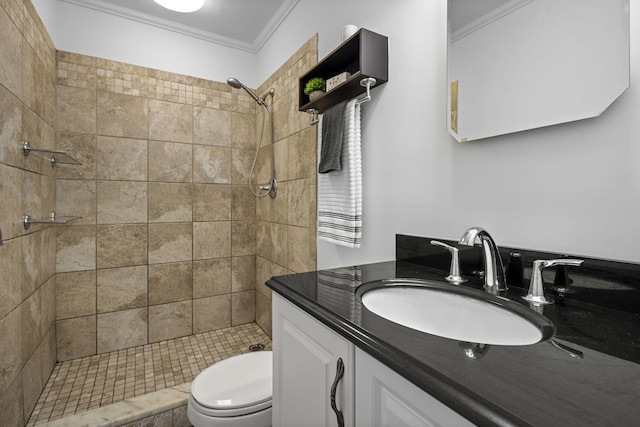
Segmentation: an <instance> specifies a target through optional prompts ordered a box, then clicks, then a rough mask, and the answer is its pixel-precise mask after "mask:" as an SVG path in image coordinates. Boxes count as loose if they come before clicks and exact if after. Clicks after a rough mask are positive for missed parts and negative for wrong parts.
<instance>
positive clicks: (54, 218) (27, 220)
mask: <svg viewBox="0 0 640 427" xmlns="http://www.w3.org/2000/svg"><path fill="white" fill-rule="evenodd" d="M80 218H82V217H81V216H58V215H56V213H55V212H51V215H49V218H37V219H33V218H31V215H25V216H23V217H22V225H23V226H24V229H25V230H28V229H29V227H31V224H67V223H69V222H71V221H75V220H76V219H80Z"/></svg>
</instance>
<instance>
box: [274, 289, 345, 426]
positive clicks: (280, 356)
mask: <svg viewBox="0 0 640 427" xmlns="http://www.w3.org/2000/svg"><path fill="white" fill-rule="evenodd" d="M272 300H273V425H274V427H316V426H317V427H325V426H332V427H333V426H338V421H337V420H338V418H337V415H336V413H335V412H334V410H333V409H332V407H331V406H332V405H331V389H332V386H333V385H334V382H335V380H336V370H337V366H338V363H339V362H338V360H341V361H342V363H343V364H344V375H343V377H342V379H341V380H340V381H339V382H337V387H336V398H335V403H336V406H337V409H338V410H339V411H342V415H343V419H344V426H347V427H352V426H353V425H354V424H353V417H354V396H353V390H354V381H355V380H354V375H355V374H354V346H353V344H351V343H350V342H349V341H347V340H346V339H344V338H342V337H341V336H340V335H338V334H337V333H335V332H333V331H332V330H331V329H329V328H327V327H326V326H324V325H323V324H321V323H320V322H319V321H317V320H316V319H314V318H313V317H311V316H310V315H308V314H307V313H304V312H303V311H302V310H300V309H299V308H297V307H295V306H294V305H293V304H291V303H290V302H288V301H286V300H285V299H283V298H282V297H280V296H278V295H277V294H276V293H273V294H272Z"/></svg>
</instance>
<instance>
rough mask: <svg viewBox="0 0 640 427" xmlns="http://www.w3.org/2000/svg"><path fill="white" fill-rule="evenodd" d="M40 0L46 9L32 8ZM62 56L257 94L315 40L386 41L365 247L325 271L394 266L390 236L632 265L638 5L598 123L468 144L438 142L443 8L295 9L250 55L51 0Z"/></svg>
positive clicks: (366, 135) (434, 0)
mask: <svg viewBox="0 0 640 427" xmlns="http://www.w3.org/2000/svg"><path fill="white" fill-rule="evenodd" d="M36 1H39V2H41V1H44V0H36ZM56 13H57V31H56V32H57V34H56V37H55V39H56V47H57V48H58V49H61V50H68V51H72V52H78V53H82V54H86V55H92V56H97V57H101V58H106V59H111V60H116V61H122V62H127V63H132V64H137V65H141V66H146V67H151V68H157V69H162V70H167V71H172V72H177V73H184V74H188V75H194V76H197V77H202V78H207V79H211V80H216V81H224V80H225V79H226V78H227V77H229V76H235V77H237V78H239V79H241V80H243V81H244V82H246V84H247V85H249V86H253V87H257V86H258V85H259V83H260V82H262V81H264V79H266V78H267V77H268V76H269V75H271V74H272V73H273V71H275V70H276V69H277V68H278V67H280V65H282V63H283V62H284V61H285V60H286V59H288V58H289V57H290V55H291V54H292V53H293V52H295V51H296V50H297V49H298V48H299V47H300V46H301V45H302V43H304V42H305V41H306V40H308V39H309V38H310V37H311V36H312V35H313V34H315V33H316V32H317V33H319V55H320V57H321V58H322V57H323V56H325V55H326V54H327V53H329V52H330V51H331V50H332V49H333V48H334V47H336V46H337V45H338V44H339V43H340V33H341V28H342V26H343V25H344V24H356V25H358V26H362V27H366V28H369V29H370V30H373V31H376V32H379V33H382V34H385V35H387V36H388V37H389V39H390V40H389V50H390V64H389V71H390V79H389V82H388V83H387V84H386V85H384V86H383V87H380V88H377V89H374V91H373V96H374V100H373V101H372V102H370V103H368V104H365V105H364V108H363V162H364V171H363V172H364V183H365V184H364V218H363V221H364V229H363V244H362V247H361V248H360V249H349V248H344V247H339V246H334V245H331V244H328V243H325V242H319V243H318V266H319V267H320V268H327V267H334V266H341V265H349V264H360V263H367V262H375V261H382V260H389V259H393V258H394V256H395V251H394V241H395V234H396V233H405V234H412V235H422V236H433V237H440V238H451V239H457V238H458V237H459V236H460V235H461V234H462V233H463V231H464V230H465V229H466V228H467V227H469V226H471V225H480V226H483V227H485V228H486V229H487V230H489V231H490V232H491V233H492V235H493V236H494V238H495V239H496V241H497V243H498V244H499V245H500V244H502V245H508V246H517V247H523V248H530V249H540V250H549V251H558V252H567V253H575V254H580V255H589V256H594V257H603V258H612V259H619V260H627V261H634V262H640V238H638V237H637V236H636V233H637V232H638V231H639V230H640V226H639V223H640V220H639V218H640V120H638V118H640V90H639V88H640V0H631V88H630V89H629V90H627V91H626V92H625V93H624V94H623V95H622V96H621V97H620V99H618V100H617V101H616V102H615V103H614V104H613V105H612V106H611V107H610V108H609V109H608V110H607V111H606V112H605V113H604V114H603V115H602V116H601V117H597V118H594V119H589V120H584V121H580V122H573V123H569V124H564V125H557V126H553V127H548V128H542V129H538V130H534V131H527V132H522V133H518V134H513V135H505V136H502V137H496V138H490V139H486V140H480V141H474V142H469V143H465V144H459V143H457V142H455V141H454V140H453V139H452V138H451V137H450V136H449V135H448V133H447V131H446V108H445V105H446V92H445V88H446V13H447V10H446V0H396V1H393V2H390V1H388V0H349V1H338V0H325V1H323V2H322V6H321V7H318V2H317V1H312V0H301V1H300V3H299V4H298V5H297V6H296V8H295V9H294V10H293V11H292V12H291V13H290V14H289V16H288V17H287V19H286V20H285V22H284V23H283V24H282V25H281V26H280V28H279V29H278V30H277V31H276V33H275V34H274V35H273V36H272V38H271V39H270V40H269V41H268V42H267V44H266V45H265V46H264V47H263V49H262V50H261V51H260V53H259V54H258V55H257V56H255V55H250V54H247V53H240V52H236V51H232V50H231V49H228V48H224V47H221V46H216V45H213V44H211V43H206V42H203V41H200V40H196V39H192V38H185V36H179V35H176V34H167V33H166V32H162V31H160V30H159V29H157V28H154V27H149V26H145V25H142V24H140V23H135V22H133V21H125V20H122V19H121V18H117V17H114V16H110V15H105V14H99V13H97V12H95V11H92V10H89V9H83V8H79V7H75V8H73V7H71V6H70V5H68V4H61V3H58V7H57V9H56Z"/></svg>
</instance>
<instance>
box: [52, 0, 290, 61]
mask: <svg viewBox="0 0 640 427" xmlns="http://www.w3.org/2000/svg"><path fill="white" fill-rule="evenodd" d="M59 1H62V2H65V3H70V4H73V5H75V6H80V7H84V8H87V9H93V10H96V11H98V12H102V13H107V14H110V15H114V16H118V17H120V18H124V19H128V20H131V21H136V22H140V23H143V24H147V25H152V26H154V27H157V28H162V29H164V30H168V31H172V32H175V33H179V34H183V35H186V36H190V37H195V38H198V39H201V40H205V41H208V42H211V43H216V44H219V45H222V46H227V47H230V48H233V49H238V50H241V51H244V52H249V53H258V52H259V51H260V49H261V48H262V46H264V44H265V43H266V42H267V41H268V40H269V38H270V37H271V36H272V35H273V33H274V32H275V31H276V30H277V29H278V27H279V26H280V24H282V22H283V21H284V20H285V18H286V17H287V16H288V15H289V13H290V12H291V11H292V10H293V8H294V7H295V6H296V5H297V4H298V2H299V0H285V1H284V2H283V3H282V5H281V6H280V8H279V9H278V10H277V11H276V13H275V14H274V16H273V17H272V19H271V20H269V22H268V23H267V25H266V26H265V28H264V29H263V30H262V31H261V32H260V34H258V36H257V37H256V40H255V41H254V42H253V43H247V42H243V41H240V40H236V39H233V38H230V37H226V36H223V35H220V34H216V33H213V32H209V31H205V30H200V29H198V28H194V27H190V26H188V25H183V24H179V23H177V22H173V21H170V20H168V19H163V18H159V17H157V16H152V15H149V14H146V13H143V12H138V11H136V10H132V9H128V8H125V7H122V6H118V5H115V4H112V3H107V2H104V1H101V0H59Z"/></svg>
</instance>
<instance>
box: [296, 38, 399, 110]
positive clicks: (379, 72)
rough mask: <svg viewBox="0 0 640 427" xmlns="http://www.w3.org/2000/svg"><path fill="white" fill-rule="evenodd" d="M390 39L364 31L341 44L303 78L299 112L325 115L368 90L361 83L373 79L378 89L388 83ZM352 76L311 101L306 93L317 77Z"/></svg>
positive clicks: (300, 86)
mask: <svg viewBox="0 0 640 427" xmlns="http://www.w3.org/2000/svg"><path fill="white" fill-rule="evenodd" d="M388 44H389V42H388V38H387V37H386V36H383V35H381V34H378V33H374V32H373V31H369V30H367V29H365V28H361V29H360V30H358V31H357V32H356V33H355V34H354V35H353V36H351V37H349V38H348V39H347V40H345V41H344V42H342V44H340V46H338V47H337V48H335V49H334V50H333V51H332V52H331V53H329V54H328V55H327V56H326V57H324V59H322V61H320V62H319V63H318V64H317V65H316V66H315V67H313V68H312V69H311V70H309V71H308V72H307V73H306V74H305V75H303V76H302V77H300V81H299V85H298V100H299V103H298V105H299V110H300V111H308V110H316V111H317V112H319V113H322V112H323V111H324V110H326V109H327V108H329V107H332V106H334V105H336V104H338V103H340V102H342V101H344V100H347V99H352V98H355V97H356V96H358V95H360V94H362V93H364V92H365V91H366V86H363V85H362V84H361V82H362V81H363V80H365V79H367V78H370V77H371V78H374V79H375V80H376V83H375V85H372V86H371V87H378V86H380V85H382V84H384V83H386V82H387V80H389V46H388ZM345 72H346V73H349V75H348V77H347V79H346V81H344V82H342V83H341V84H339V85H338V86H336V87H335V88H334V89H332V90H330V91H328V92H327V93H325V94H324V95H323V96H321V97H320V98H319V99H317V100H315V101H313V102H311V101H310V100H309V97H308V96H307V95H305V93H304V87H305V85H306V84H307V82H308V81H309V80H310V79H312V78H314V77H321V78H323V79H325V80H328V79H330V78H332V77H335V76H337V75H338V74H341V73H345Z"/></svg>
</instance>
